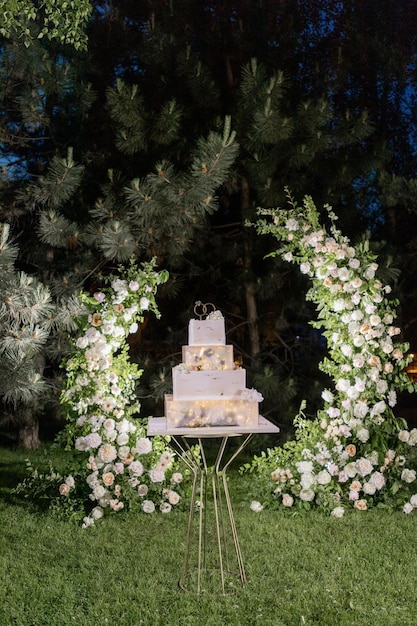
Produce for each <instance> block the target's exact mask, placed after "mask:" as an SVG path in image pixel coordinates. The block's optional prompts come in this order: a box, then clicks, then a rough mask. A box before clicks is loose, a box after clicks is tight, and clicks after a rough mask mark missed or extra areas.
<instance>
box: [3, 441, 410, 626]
mask: <svg viewBox="0 0 417 626" xmlns="http://www.w3.org/2000/svg"><path fill="white" fill-rule="evenodd" d="M33 456H34V462H35V461H36V454H35V455H33ZM0 469H1V474H0V528H1V532H0V572H1V581H0V582H1V584H0V624H1V625H2V626H9V625H10V626H12V625H16V626H41V625H42V626H66V625H69V624H76V625H77V626H84V625H85V626H87V625H91V624H94V625H95V626H105V625H107V624H110V625H112V626H114V625H119V624H120V625H121V624H123V625H126V626H139V625H141V624H143V625H145V626H159V625H161V626H170V625H172V626H186V625H193V626H200V625H204V626H215V625H216V626H223V625H224V626H229V625H230V626H235V625H236V626H245V625H248V626H249V625H255V624H259V625H260V626H302V625H307V626H309V625H313V624H314V625H316V626H415V625H416V624H417V595H416V593H415V589H416V588H417V542H416V540H415V536H416V525H417V518H416V517H414V516H413V515H410V516H407V515H404V514H402V513H389V512H387V511H382V510H370V511H366V512H353V511H352V513H349V514H347V515H346V516H345V517H344V518H342V519H335V518H330V517H327V516H325V515H323V514H322V513H319V512H316V511H314V512H310V513H307V514H304V515H294V514H293V513H291V512H290V511H265V510H264V511H262V512H261V513H253V512H252V511H250V509H249V506H248V502H247V501H246V502H245V501H244V493H245V489H244V488H243V489H242V482H241V481H242V480H243V479H242V478H241V477H239V475H238V474H237V472H232V473H231V480H230V490H231V492H232V494H234V500H235V518H236V522H237V526H238V531H239V536H240V540H241V547H242V551H243V556H244V562H245V567H246V570H247V574H248V578H249V584H248V585H247V586H246V587H245V588H242V587H241V586H240V584H239V581H238V579H235V578H233V577H230V578H228V579H227V592H226V594H225V596H222V595H221V594H220V593H219V590H220V581H219V579H218V578H217V574H216V575H213V579H212V580H210V581H205V582H206V583H207V585H206V586H205V587H204V588H203V591H202V593H201V594H200V595H197V594H196V593H195V592H194V591H192V590H190V591H182V590H181V589H179V587H178V577H179V574H180V571H181V566H182V559H183V552H184V538H185V529H186V523H187V513H186V512H184V511H175V512H174V513H172V514H169V515H167V516H163V515H160V514H154V515H151V516H146V515H144V514H138V515H124V514H121V513H118V514H116V515H114V516H113V517H111V518H109V519H107V520H105V521H103V522H102V523H98V524H97V525H96V526H95V527H93V528H89V529H87V530H82V529H81V528H80V527H77V526H75V525H74V524H72V523H69V522H63V521H59V520H57V519H55V518H54V517H52V516H51V515H49V514H46V513H40V512H36V511H34V510H33V509H31V508H30V507H29V506H28V505H27V504H26V503H24V502H20V501H18V500H17V499H16V498H13V496H12V495H11V493H10V489H11V487H13V485H14V484H16V482H17V481H18V480H19V479H20V478H21V477H22V476H23V473H24V455H22V453H21V452H17V451H10V450H7V449H4V448H0ZM211 546H213V549H214V548H215V536H214V533H213V532H212V533H210V535H209V538H208V549H209V551H210V548H211ZM203 582H204V581H203Z"/></svg>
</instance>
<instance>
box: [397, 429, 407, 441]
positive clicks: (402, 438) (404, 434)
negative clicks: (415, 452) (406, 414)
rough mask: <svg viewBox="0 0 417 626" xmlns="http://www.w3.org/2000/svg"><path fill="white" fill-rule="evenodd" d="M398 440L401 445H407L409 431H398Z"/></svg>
mask: <svg viewBox="0 0 417 626" xmlns="http://www.w3.org/2000/svg"><path fill="white" fill-rule="evenodd" d="M398 439H399V440H400V441H402V442H403V443H407V441H408V440H409V439H410V431H408V430H400V431H399V433H398Z"/></svg>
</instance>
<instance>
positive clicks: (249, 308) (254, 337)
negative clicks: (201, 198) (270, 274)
mask: <svg viewBox="0 0 417 626" xmlns="http://www.w3.org/2000/svg"><path fill="white" fill-rule="evenodd" d="M249 207H250V193H249V185H248V181H247V179H246V178H242V187H241V208H242V218H243V223H244V222H245V219H246V216H247V213H248V210H249ZM243 263H244V268H245V296H246V315H247V320H248V327H249V341H250V355H251V366H252V367H253V368H256V367H257V366H258V364H259V355H260V352H261V343H260V338H259V328H258V308H257V305H256V295H255V285H254V283H253V272H252V241H251V238H250V233H249V232H246V234H245V246H244V262H243Z"/></svg>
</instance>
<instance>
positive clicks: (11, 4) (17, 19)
mask: <svg viewBox="0 0 417 626" xmlns="http://www.w3.org/2000/svg"><path fill="white" fill-rule="evenodd" d="M1 11H2V16H1V18H2V19H1V22H2V23H1V27H0V34H1V35H3V36H4V37H9V38H11V39H17V40H21V41H23V42H24V45H25V46H26V47H29V46H30V45H31V43H32V41H33V39H34V38H38V39H41V38H42V37H46V38H47V39H50V40H57V41H59V42H60V43H63V44H70V45H72V46H74V48H75V49H76V50H85V49H86V47H87V36H86V33H85V31H84V29H85V26H86V22H87V21H88V18H89V17H90V15H91V11H92V5H91V4H90V2H89V0H42V1H41V2H39V3H34V2H32V0H3V2H2V7H1ZM39 18H40V19H39ZM34 26H35V28H34Z"/></svg>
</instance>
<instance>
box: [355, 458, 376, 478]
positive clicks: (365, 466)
mask: <svg viewBox="0 0 417 626" xmlns="http://www.w3.org/2000/svg"><path fill="white" fill-rule="evenodd" d="M356 470H357V472H358V474H359V475H360V476H367V475H368V474H370V473H371V472H372V470H373V466H372V463H371V462H370V460H369V459H365V458H363V457H362V458H361V459H358V460H357V461H356Z"/></svg>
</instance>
